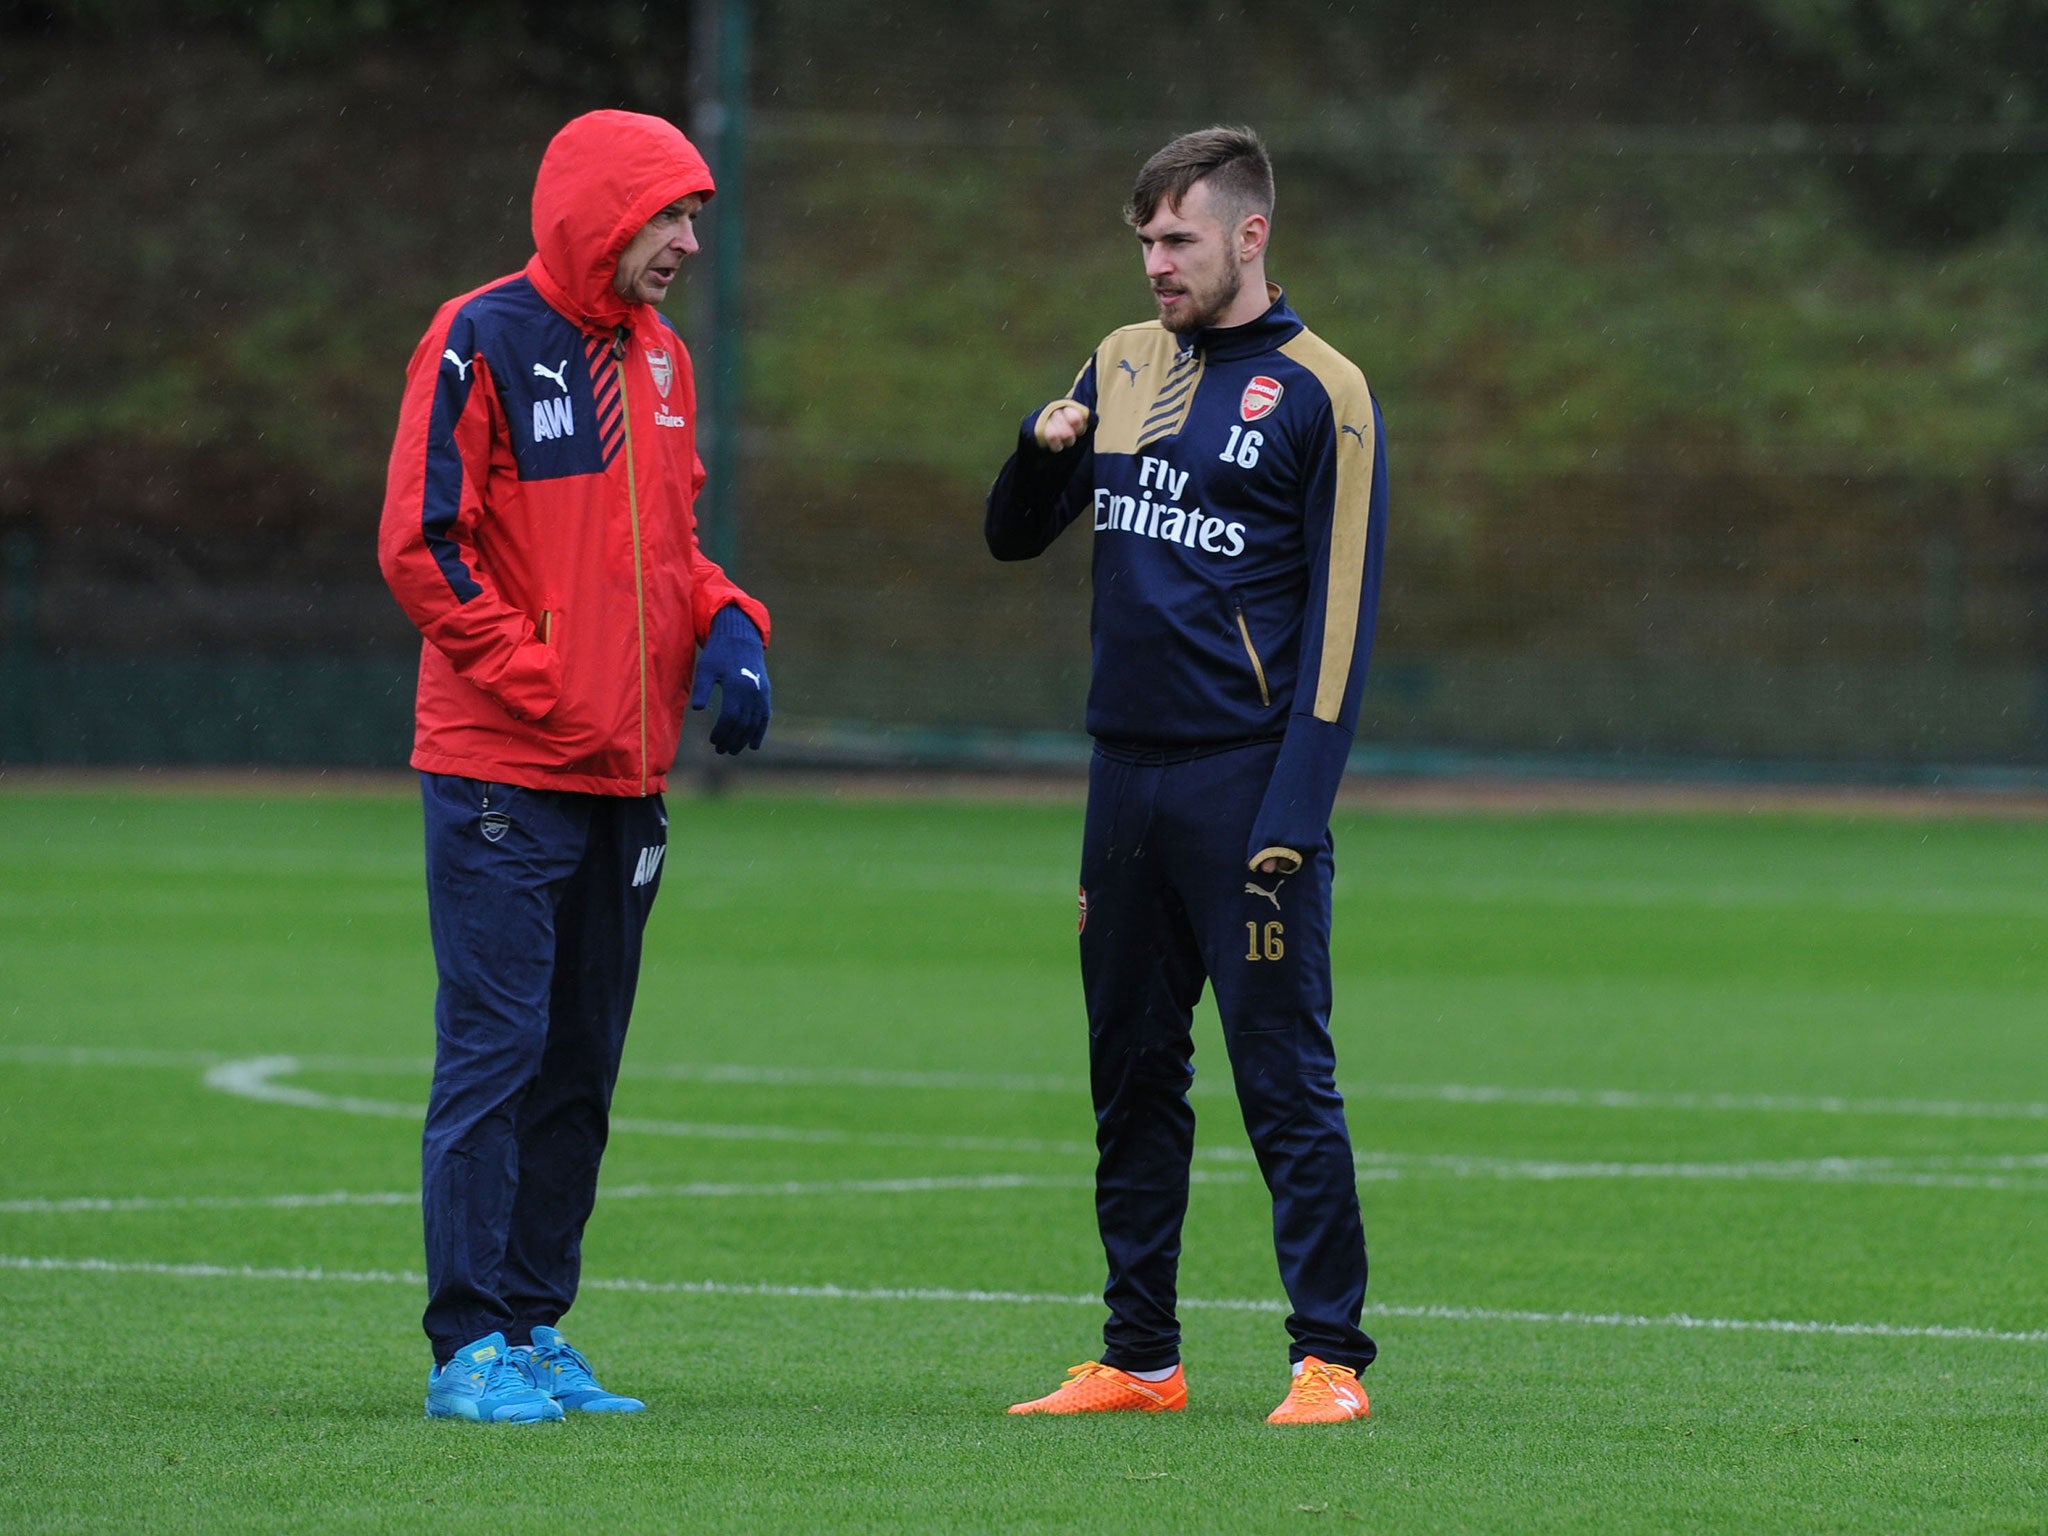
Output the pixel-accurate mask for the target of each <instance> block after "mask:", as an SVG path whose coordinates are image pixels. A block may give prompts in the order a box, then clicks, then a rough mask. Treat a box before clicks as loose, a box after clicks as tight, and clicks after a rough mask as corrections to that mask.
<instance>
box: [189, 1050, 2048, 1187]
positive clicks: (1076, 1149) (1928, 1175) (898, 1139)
mask: <svg viewBox="0 0 2048 1536" xmlns="http://www.w3.org/2000/svg"><path fill="white" fill-rule="evenodd" d="M303 1067H304V1063H303V1062H301V1061H300V1060H299V1059H298V1058H296V1057H292V1056H258V1057H254V1058H250V1059H246V1060H240V1061H231V1062H224V1063H222V1064H220V1065H218V1066H215V1067H213V1068H211V1069H209V1070H208V1072H207V1074H206V1082H207V1085H208V1086H209V1087H212V1088H217V1089H219V1090H221V1091H222V1092H224V1093H230V1094H234V1095H237V1096H238V1097H242V1098H248V1099H254V1100H256V1101H258V1102H260V1103H267V1104H288V1105H292V1106H294V1107H297V1108H301V1109H328V1110H337V1111H340V1112H342V1113H346V1114H357V1115H385V1116H392V1117H403V1118H413V1119H417V1118H418V1117H419V1115H420V1113H421V1111H420V1108H419V1106H417V1105H406V1104H397V1103H390V1102H387V1101H385V1100H381V1099H363V1098H357V1097H355V1096H353V1095H347V1094H326V1093H320V1092H317V1091H316V1090H314V1089H311V1088H297V1087H293V1086H291V1085H289V1084H286V1083H280V1082H278V1081H277V1080H276V1079H278V1078H279V1077H283V1076H288V1075H290V1074H291V1073H294V1072H297V1071H300V1070H302V1069H303ZM611 1128H612V1130H614V1131H616V1132H625V1133H630V1134H637V1135H643V1136H675V1137H686V1138H692V1139H696V1140H709V1141H766V1142H781V1143H787V1144H794V1145H799V1146H863V1147H910V1148H932V1149H937V1150H941V1151H948V1152H1013V1153H1050V1154H1054V1155H1057V1156H1065V1157H1092V1156H1093V1155H1094V1152H1095V1149H1094V1148H1093V1147H1092V1146H1090V1145H1088V1144H1087V1143H1086V1142H1079V1141H1045V1140H1039V1139H1036V1138H1033V1137H1002V1136H943V1135H933V1134H929V1133H922V1132H916V1131H842V1130H833V1129H826V1128H819V1127H804V1126H784V1125H721V1124H715V1123H709V1122H702V1121H687V1120H647V1119H637V1118H634V1117H631V1116H621V1117H619V1118H618V1119H615V1120H613V1121H612V1123H611ZM1195 1156H1196V1157H1197V1158H1198V1159H1200V1160H1202V1161H1204V1162H1222V1163H1241V1162H1248V1161H1250V1160H1251V1156H1252V1154H1251V1153H1250V1151H1249V1150H1247V1149H1245V1148H1243V1147H1205V1148H1200V1149H1198V1150H1197V1151H1196V1153H1195ZM1357 1163H1358V1177H1359V1178H1360V1179H1363V1180H1378V1181H1384V1180H1388V1179H1398V1178H1416V1177H1425V1178H1426V1177H1446V1178H1491V1179H1531V1180H1535V1181H1538V1182H1550V1181H1556V1180H1565V1179H1679V1180H1703V1181H1704V1180H1712V1181H1733V1182H1745V1181H1752V1180H1775V1181H1778V1182H1781V1183H1811V1184H1890V1185H1905V1186H1916V1187H1921V1188H1936V1189H2001V1190H2036V1189H2040V1188H2043V1187H2048V1185H2044V1184H2043V1183H2042V1182H2041V1181H2039V1180H2029V1179H2015V1178H2012V1177H2010V1176H2009V1175H2011V1174H2013V1173H2018V1172H2027V1171H2039V1170H2048V1156H2031V1155H2020V1156H2007V1157H1977V1158H1972V1157H1926V1158H1852V1157H1825V1158H1795V1159H1787V1160H1783V1161H1777V1162H1770V1161H1749V1162H1737V1163H1708V1162H1641V1163H1625V1162H1612V1161H1604V1162H1562V1161H1559V1160H1556V1159H1531V1158H1493V1157H1466V1156H1461V1155H1453V1154H1440V1153H1438V1154H1432V1153H1413V1152H1373V1151H1363V1152H1360V1153H1359V1154H1358V1158H1357Z"/></svg>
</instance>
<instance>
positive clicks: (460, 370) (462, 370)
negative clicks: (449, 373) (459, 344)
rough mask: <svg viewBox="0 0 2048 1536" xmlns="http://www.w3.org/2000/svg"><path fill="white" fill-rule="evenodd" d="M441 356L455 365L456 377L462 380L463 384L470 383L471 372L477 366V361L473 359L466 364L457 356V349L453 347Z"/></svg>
mask: <svg viewBox="0 0 2048 1536" xmlns="http://www.w3.org/2000/svg"><path fill="white" fill-rule="evenodd" d="M441 355H442V356H443V357H445V358H447V359H448V361H449V362H451V363H453V364H454V365H455V377H457V378H458V379H460V380H462V382H463V383H465V384H467V383H468V382H469V370H470V369H471V368H474V367H475V366H476V359H475V358H471V359H470V360H469V361H468V362H466V363H465V362H464V361H463V360H462V359H461V358H459V357H457V356H456V355H455V349H454V348H453V347H450V348H449V349H448V350H447V351H446V352H443V353H442V354H441Z"/></svg>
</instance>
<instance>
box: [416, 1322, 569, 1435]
mask: <svg viewBox="0 0 2048 1536" xmlns="http://www.w3.org/2000/svg"><path fill="white" fill-rule="evenodd" d="M427 1417H428V1418H430V1419H474V1420H476V1421H477V1422H478V1423H481V1424H546V1423H550V1422H552V1421H554V1420H556V1419H559V1418H561V1417H562V1407H561V1404H559V1403H557V1402H556V1401H555V1400H554V1399H553V1398H551V1397H549V1396H548V1395H547V1393H545V1392H542V1391H540V1390H538V1389H537V1388H536V1387H535V1386H534V1385H533V1383H532V1382H530V1381H528V1380H527V1379H526V1377H525V1376H524V1375H523V1374H522V1373H521V1372H520V1370H519V1367H518V1366H517V1365H515V1364H514V1363H513V1361H512V1352H511V1350H510V1349H508V1348H507V1347H506V1345H505V1335H503V1334H502V1333H492V1334H486V1335H485V1336H484V1337H483V1338H480V1339H478V1340H477V1341H476V1342H475V1343H474V1344H470V1345H466V1346H464V1347H463V1348H461V1349H458V1350H457V1351H455V1354H454V1357H453V1358H452V1359H450V1360H449V1362H448V1363H447V1364H446V1365H444V1366H441V1367H439V1368H438V1369H436V1370H434V1371H431V1372H429V1373H428V1375H427Z"/></svg>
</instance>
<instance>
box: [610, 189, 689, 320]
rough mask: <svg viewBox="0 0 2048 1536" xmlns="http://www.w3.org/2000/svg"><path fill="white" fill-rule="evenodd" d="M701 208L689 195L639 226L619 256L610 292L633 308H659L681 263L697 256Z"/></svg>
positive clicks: (680, 267)
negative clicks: (640, 306) (641, 305)
mask: <svg viewBox="0 0 2048 1536" xmlns="http://www.w3.org/2000/svg"><path fill="white" fill-rule="evenodd" d="M703 206H704V199H703V198H701V197H699V196H698V195H697V194H696V193H694V192H693V193H691V194H690V195H689V196H688V197H683V198H678V199H677V200H676V201H675V202H672V203H670V204H669V205H668V206H667V207H666V208H664V209H662V210H661V212H659V213H657V214H656V215H655V216H654V217H653V218H651V219H649V220H648V221H647V222H646V224H644V225H643V226H641V229H640V233H639V234H637V235H635V236H634V237H633V238H632V239H631V240H628V241H627V242H626V248H625V249H624V250H623V251H621V252H619V265H618V270H617V271H615V272H614V273H613V274H612V292H613V293H616V294H617V295H618V296H619V297H620V298H622V299H626V300H628V301H630V302H632V303H634V304H659V303H660V302H661V301H662V300H663V299H665V298H667V297H668V289H669V284H671V283H673V282H674V281H675V280H676V273H677V272H679V271H680V270H681V269H682V265H683V259H684V258H685V257H687V256H694V255H696V254H697V229H696V220H697V210H698V209H699V208H702V207H703Z"/></svg>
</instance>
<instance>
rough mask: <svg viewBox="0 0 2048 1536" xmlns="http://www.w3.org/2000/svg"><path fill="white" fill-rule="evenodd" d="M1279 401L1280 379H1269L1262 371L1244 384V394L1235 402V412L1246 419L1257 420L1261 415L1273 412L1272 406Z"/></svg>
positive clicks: (1268, 414)
mask: <svg viewBox="0 0 2048 1536" xmlns="http://www.w3.org/2000/svg"><path fill="white" fill-rule="evenodd" d="M1279 403H1280V381H1279V380H1278V379H1269V378H1267V377H1266V376H1265V375H1264V374H1263V373H1262V374H1260V375H1259V376H1258V377H1257V378H1255V379H1253V380H1252V381H1251V383H1249V384H1247V385H1245V387H1244V396H1243V398H1242V399H1240V400H1239V401H1238V402H1237V414H1238V415H1240V416H1242V417H1243V418H1244V419H1245V420H1246V421H1257V420H1259V418H1260V417H1262V416H1270V415H1272V414H1273V408H1274V407H1275V406H1277V405H1278V404H1279Z"/></svg>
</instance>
